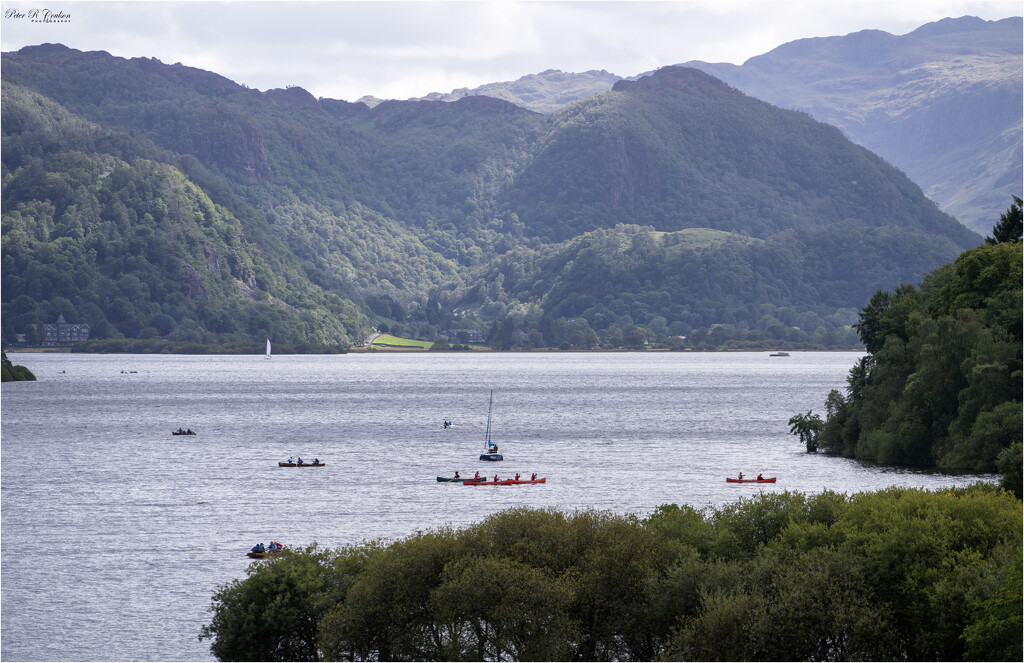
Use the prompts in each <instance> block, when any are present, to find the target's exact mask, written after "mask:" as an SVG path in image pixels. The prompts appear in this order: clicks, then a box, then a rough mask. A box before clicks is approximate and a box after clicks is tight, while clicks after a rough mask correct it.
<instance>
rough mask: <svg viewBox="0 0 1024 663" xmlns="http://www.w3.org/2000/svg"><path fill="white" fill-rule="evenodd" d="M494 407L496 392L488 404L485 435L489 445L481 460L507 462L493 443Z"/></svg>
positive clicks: (492, 391)
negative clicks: (492, 414) (492, 417)
mask: <svg viewBox="0 0 1024 663" xmlns="http://www.w3.org/2000/svg"><path fill="white" fill-rule="evenodd" d="M493 405H494V390H493V389H492V390H491V399H490V401H488V403H487V432H486V433H484V442H485V444H486V445H487V446H486V447H485V450H486V453H482V454H480V460H505V458H504V457H503V456H502V455H501V454H500V453H498V445H497V444H495V443H494V442H491V408H492V406H493Z"/></svg>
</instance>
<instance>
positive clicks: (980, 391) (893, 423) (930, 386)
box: [791, 198, 1024, 496]
mask: <svg viewBox="0 0 1024 663" xmlns="http://www.w3.org/2000/svg"><path fill="white" fill-rule="evenodd" d="M1020 205H1021V199H1020V198H1015V199H1014V203H1013V205H1012V206H1011V207H1010V209H1008V210H1007V211H1006V213H1004V214H1003V215H1002V218H1001V219H1000V222H999V223H998V224H996V226H995V228H994V230H993V235H994V237H992V238H989V240H988V242H987V243H986V244H985V245H983V246H980V247H977V248H974V249H970V250H968V251H965V252H964V253H963V254H961V255H960V256H959V257H958V258H957V259H956V260H955V261H953V262H952V263H950V264H947V265H944V266H942V267H940V268H939V269H937V270H935V271H933V272H931V273H930V274H928V276H927V277H926V278H925V279H924V281H922V282H921V283H920V284H919V285H918V286H913V285H909V284H905V285H903V286H900V287H899V288H897V289H896V291H895V292H889V291H878V292H877V293H875V295H874V296H873V297H872V298H871V300H870V301H869V302H868V305H867V306H866V307H865V308H864V309H863V311H862V312H861V314H860V321H859V322H858V324H857V329H858V332H859V333H860V336H861V338H862V340H863V341H864V345H865V346H866V348H867V351H868V352H869V354H868V355H867V356H865V357H863V358H862V359H861V360H860V361H859V362H858V363H857V365H856V366H854V368H853V369H852V370H851V371H850V375H849V378H848V380H847V383H848V387H847V390H846V394H845V395H843V394H841V393H840V392H838V391H832V392H831V393H830V394H829V395H828V398H827V400H826V402H825V407H826V411H827V412H826V414H827V418H826V419H825V420H824V421H823V422H820V418H819V422H816V423H819V425H818V426H816V429H817V430H816V431H812V435H811V436H810V437H808V438H807V442H808V445H809V446H808V448H809V449H813V448H821V449H823V450H824V451H826V452H829V453H836V454H843V455H845V456H850V457H855V458H861V459H864V460H869V461H873V462H877V463H881V464H885V465H910V466H917V467H937V468H939V469H941V470H944V471H962V472H995V471H997V470H998V471H999V472H1000V473H1002V474H1003V475H1004V482H1006V485H1007V487H1010V488H1012V489H1013V490H1014V491H1015V492H1016V493H1017V495H1018V496H1020V495H1021V464H1022V459H1021V431H1022V429H1024V424H1022V414H1021V413H1022V412H1024V403H1022V401H1024V394H1022V385H1024V379H1022V372H1021V360H1022V356H1024V346H1022V341H1021V333H1022V329H1024V317H1022V310H1021V308H1022V304H1021V302H1022V297H1024V295H1022V290H1021V287H1022V286H1021V283H1022V273H1021V270H1022V263H1024V258H1022V254H1021V228H1022V223H1021V207H1020ZM812 416H813V415H812ZM791 423H794V422H791Z"/></svg>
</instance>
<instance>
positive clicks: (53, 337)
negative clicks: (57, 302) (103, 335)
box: [35, 314, 89, 347]
mask: <svg viewBox="0 0 1024 663" xmlns="http://www.w3.org/2000/svg"><path fill="white" fill-rule="evenodd" d="M35 327H36V329H37V330H38V328H39V325H35ZM42 328H43V333H42V338H41V339H40V341H41V343H42V345H43V346H44V347H49V346H57V345H74V344H75V343H78V342H80V341H88V340H89V325H87V324H84V323H69V322H66V321H65V320H64V315H63V314H61V315H59V316H57V322H48V323H45V324H43V325H42Z"/></svg>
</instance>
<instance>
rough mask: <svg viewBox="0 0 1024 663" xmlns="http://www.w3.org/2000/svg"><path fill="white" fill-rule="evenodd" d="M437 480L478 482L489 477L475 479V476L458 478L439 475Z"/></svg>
mask: <svg viewBox="0 0 1024 663" xmlns="http://www.w3.org/2000/svg"><path fill="white" fill-rule="evenodd" d="M437 480H438V481H452V482H455V483H462V482H463V481H472V482H474V483H478V482H480V481H487V479H474V478H473V477H469V478H466V477H459V478H458V479H456V478H454V477H437Z"/></svg>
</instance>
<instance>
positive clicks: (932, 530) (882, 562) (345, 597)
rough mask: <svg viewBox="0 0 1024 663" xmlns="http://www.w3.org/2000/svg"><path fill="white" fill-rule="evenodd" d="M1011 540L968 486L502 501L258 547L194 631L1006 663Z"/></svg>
mask: <svg viewBox="0 0 1024 663" xmlns="http://www.w3.org/2000/svg"><path fill="white" fill-rule="evenodd" d="M1021 537H1022V531H1021V503H1020V500H1018V499H1016V498H1015V497H1014V496H1013V495H1011V494H1009V493H1007V492H1004V491H998V490H997V489H995V488H994V487H992V486H987V485H982V484H978V485H976V486H973V487H971V488H968V489H957V490H950V491H945V492H939V493H932V492H927V491H920V490H911V489H895V488H893V489H889V490H885V491H881V492H876V493H863V494H857V495H853V496H845V495H842V494H837V493H831V492H824V493H821V494H818V495H814V496H805V495H802V494H799V493H788V492H783V493H766V494H761V495H759V496H758V497H754V498H751V499H743V500H740V501H738V502H735V503H732V504H728V505H725V506H722V507H719V508H715V509H711V508H709V509H706V510H704V511H697V510H695V509H692V508H690V507H687V506H682V507H680V506H676V505H668V506H663V507H661V508H659V509H658V510H657V511H655V512H654V513H653V514H650V515H649V516H647V517H645V518H642V519H641V518H636V517H631V516H618V515H612V514H607V513H599V512H592V511H584V512H576V513H572V514H565V513H559V512H553V511H537V510H531V509H525V508H523V509H513V510H509V511H505V512H502V513H499V514H496V515H494V516H491V517H489V518H487V519H486V520H484V521H483V522H481V523H479V524H477V525H474V526H471V527H468V528H466V529H463V530H452V529H441V530H436V531H431V532H426V533H421V534H417V535H414V536H411V537H408V538H406V539H403V540H400V541H397V542H394V543H391V544H384V543H379V542H371V543H365V544H360V545H356V546H352V547H348V548H342V549H339V550H323V549H318V548H315V547H314V548H309V549H306V550H302V551H298V552H294V553H288V554H285V555H284V556H283V557H282V558H278V559H274V560H272V561H261V562H256V563H254V564H252V565H251V566H250V568H249V571H248V577H246V578H243V579H241V580H236V581H233V582H231V583H228V584H226V585H224V586H222V587H221V588H220V589H219V591H218V592H217V593H216V594H215V595H214V597H213V606H212V618H211V621H210V623H209V624H208V625H207V626H205V627H204V628H203V630H202V635H201V637H202V638H204V639H208V640H209V641H210V644H211V650H212V652H213V654H214V655H215V656H216V657H217V658H218V659H220V660H224V661H245V660H262V661H317V660H353V661H354V660H393V661H398V660H409V661H416V660H433V661H480V660H511V661H518V660H534V661H536V660H541V661H544V660H547V661H614V660H618V661H650V660H705V661H706V660H751V661H756V660H760V661H801V660H814V661H821V660H913V661H956V660H967V661H979V660H981V661H1019V660H1020V659H1021V653H1022V652H1021V646H1022V645H1021V641H1022V635H1021V634H1022V627H1021V611H1020V606H1021V600H1022V599H1021V584H1022V582H1021V566H1022V558H1021Z"/></svg>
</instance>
